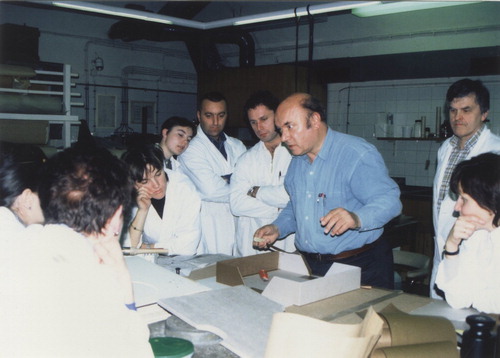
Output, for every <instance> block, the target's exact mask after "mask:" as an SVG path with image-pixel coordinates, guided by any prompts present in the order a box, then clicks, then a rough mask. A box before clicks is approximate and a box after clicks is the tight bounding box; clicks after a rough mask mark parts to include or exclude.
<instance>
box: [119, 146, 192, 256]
mask: <svg viewBox="0 0 500 358" xmlns="http://www.w3.org/2000/svg"><path fill="white" fill-rule="evenodd" d="M122 159H123V160H124V161H125V162H126V163H127V164H128V166H129V169H130V173H131V176H132V179H133V180H134V182H135V188H136V191H137V208H134V211H133V214H132V221H131V223H130V226H129V229H128V235H127V237H126V239H125V243H124V244H125V246H127V245H130V247H135V248H164V249H167V250H168V254H169V255H195V254H196V252H197V250H198V245H199V243H200V236H201V231H200V206H201V200H200V197H199V195H198V193H197V192H196V189H195V188H194V186H193V184H192V183H191V182H190V181H189V179H188V178H187V177H186V176H185V175H183V174H182V173H178V172H174V171H172V170H169V169H167V170H166V171H165V170H164V169H163V153H162V151H161V149H159V148H158V147H157V146H153V145H143V146H137V147H134V148H131V149H130V150H128V151H127V152H125V153H124V154H123V157H122Z"/></svg>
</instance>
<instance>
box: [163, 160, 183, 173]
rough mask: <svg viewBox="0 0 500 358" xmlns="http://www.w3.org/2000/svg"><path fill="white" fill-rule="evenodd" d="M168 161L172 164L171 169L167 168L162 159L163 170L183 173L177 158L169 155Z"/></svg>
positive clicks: (165, 162)
mask: <svg viewBox="0 0 500 358" xmlns="http://www.w3.org/2000/svg"><path fill="white" fill-rule="evenodd" d="M170 163H171V164H172V169H169V168H167V161H166V160H164V161H163V169H164V170H165V171H167V170H172V171H174V172H181V173H183V174H184V172H183V171H182V167H181V164H180V163H179V161H178V160H177V159H175V158H174V157H170Z"/></svg>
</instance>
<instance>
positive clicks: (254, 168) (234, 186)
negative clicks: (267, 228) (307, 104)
mask: <svg viewBox="0 0 500 358" xmlns="http://www.w3.org/2000/svg"><path fill="white" fill-rule="evenodd" d="M278 104H279V100H278V99H277V98H276V97H274V96H273V94H272V93H271V92H269V91H258V92H255V93H254V94H252V95H251V96H250V98H248V100H247V102H246V103H245V106H244V113H243V115H244V116H245V117H246V118H247V119H248V121H249V123H250V126H251V127H252V129H253V131H254V133H255V135H256V136H257V137H258V138H259V139H260V141H259V142H258V143H257V144H256V145H254V146H253V147H252V148H250V149H249V150H248V151H246V152H245V153H243V155H242V156H241V157H240V158H239V159H238V162H237V163H236V167H235V168H234V173H233V175H232V177H231V195H230V203H231V211H232V212H233V214H234V215H236V216H237V217H238V222H237V225H236V247H235V255H237V256H248V255H255V254H258V253H262V252H264V251H262V250H256V249H254V248H253V247H252V238H253V234H254V232H255V230H257V229H258V228H259V227H261V226H263V225H266V224H269V223H271V222H273V221H274V219H276V217H277V216H278V214H279V212H280V211H281V210H282V209H283V208H284V207H285V206H286V204H287V203H288V201H289V200H290V198H289V196H288V193H287V192H286V190H285V186H284V184H283V182H284V180H285V175H286V172H287V170H288V165H289V164H290V160H291V159H292V156H291V155H290V153H289V152H288V149H287V148H286V147H285V146H283V145H281V138H280V136H279V134H278V132H277V131H276V126H275V125H274V113H275V111H276V108H277V107H278ZM293 236H294V235H293V234H292V237H288V238H287V239H286V240H280V241H278V242H277V243H276V246H277V247H279V248H280V249H283V250H286V251H295V246H294V240H293Z"/></svg>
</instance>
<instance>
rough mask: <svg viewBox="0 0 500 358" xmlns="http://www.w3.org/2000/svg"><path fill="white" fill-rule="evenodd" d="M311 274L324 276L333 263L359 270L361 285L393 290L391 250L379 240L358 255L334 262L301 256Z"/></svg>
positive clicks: (386, 243) (384, 242)
mask: <svg viewBox="0 0 500 358" xmlns="http://www.w3.org/2000/svg"><path fill="white" fill-rule="evenodd" d="M303 257H304V259H305V260H306V261H307V264H308V265H309V267H310V268H311V271H312V274H313V275H317V276H324V275H325V274H326V273H327V272H328V270H329V269H330V267H331V266H332V264H333V263H334V262H339V263H341V264H346V265H353V266H358V267H360V268H361V285H363V286H373V287H380V288H387V289H391V290H392V289H394V269H393V258H392V248H391V246H390V245H389V243H388V242H387V240H384V239H379V240H378V242H377V244H376V245H374V246H373V247H372V248H370V249H369V250H367V251H365V252H362V253H360V254H357V255H354V256H351V257H347V258H345V259H340V260H334V261H323V260H321V261H316V260H314V259H311V258H308V257H306V256H303Z"/></svg>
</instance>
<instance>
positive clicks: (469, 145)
mask: <svg viewBox="0 0 500 358" xmlns="http://www.w3.org/2000/svg"><path fill="white" fill-rule="evenodd" d="M484 127H485V125H484V124H483V125H481V128H479V129H478V130H477V132H476V133H474V134H473V135H472V137H470V138H469V139H468V140H467V142H465V145H464V150H469V149H470V148H472V147H473V146H474V145H475V144H476V143H477V141H478V140H479V137H480V136H481V133H482V132H483V129H484ZM459 141H460V139H459V138H458V137H457V136H456V135H453V137H451V140H450V143H451V144H452V145H453V147H455V148H456V147H458V142H459Z"/></svg>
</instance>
